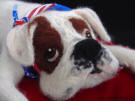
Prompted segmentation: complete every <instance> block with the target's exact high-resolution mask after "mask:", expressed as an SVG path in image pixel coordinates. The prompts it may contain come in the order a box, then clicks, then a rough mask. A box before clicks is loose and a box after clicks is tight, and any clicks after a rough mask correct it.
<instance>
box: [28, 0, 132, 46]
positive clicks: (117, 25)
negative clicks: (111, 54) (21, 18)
mask: <svg viewBox="0 0 135 101" xmlns="http://www.w3.org/2000/svg"><path fill="white" fill-rule="evenodd" d="M26 1H30V2H31V1H32V2H39V3H59V4H63V5H66V6H68V7H70V8H77V7H90V8H92V9H94V10H95V11H96V12H97V14H98V15H99V17H100V18H101V20H102V22H103V24H104V26H105V28H106V29H107V31H108V32H109V34H110V35H111V36H112V38H113V42H115V43H117V44H122V45H125V46H127V45H128V46H130V47H132V48H135V25H134V22H135V11H134V10H135V3H134V2H133V1H131V0H125V1H124V0H26Z"/></svg>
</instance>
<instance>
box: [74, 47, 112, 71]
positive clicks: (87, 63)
mask: <svg viewBox="0 0 135 101" xmlns="http://www.w3.org/2000/svg"><path fill="white" fill-rule="evenodd" d="M105 62H106V63H105ZM111 62H112V58H111V57H110V55H109V53H108V52H107V51H106V50H105V49H104V48H103V49H102V50H101V51H100V52H99V54H98V55H97V56H96V57H94V58H93V59H92V60H88V59H84V58H81V59H77V60H75V61H74V65H75V68H76V69H77V70H79V71H80V70H83V69H88V68H92V69H91V71H90V73H89V74H99V73H102V72H104V70H103V67H104V66H106V65H107V64H108V66H109V64H110V63H111Z"/></svg>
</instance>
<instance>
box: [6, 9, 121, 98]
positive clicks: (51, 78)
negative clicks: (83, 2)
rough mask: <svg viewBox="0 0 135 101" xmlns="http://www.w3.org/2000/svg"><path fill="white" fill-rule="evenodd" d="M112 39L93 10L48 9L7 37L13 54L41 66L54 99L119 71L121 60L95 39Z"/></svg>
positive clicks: (46, 90) (43, 80)
mask: <svg viewBox="0 0 135 101" xmlns="http://www.w3.org/2000/svg"><path fill="white" fill-rule="evenodd" d="M97 36H99V37H100V38H101V39H102V40H104V41H110V37H109V36H108V34H107V32H106V31H105V29H104V27H103V25H102V23H101V22H100V20H99V18H98V16H97V15H96V13H95V12H94V11H92V10H91V9H88V8H80V9H74V10H72V11H68V12H65V11H61V12H60V11H47V12H45V13H41V14H39V15H37V16H35V17H34V18H33V19H31V21H30V22H29V23H26V24H24V25H22V26H17V27H15V28H13V29H12V30H11V31H10V32H9V34H8V37H7V47H8V50H9V53H10V55H11V56H12V57H13V58H14V59H15V60H16V61H18V62H19V63H20V64H23V65H26V66H28V65H32V64H33V63H34V61H35V62H36V64H37V66H38V67H39V68H40V70H41V73H40V88H41V90H42V92H43V93H44V94H45V95H46V96H48V97H51V98H53V99H55V100H66V99H68V98H70V97H72V96H73V95H74V94H75V93H76V92H77V91H78V90H79V89H81V88H88V87H93V86H96V85H98V84H100V83H101V82H103V81H105V80H108V79H110V78H112V77H113V76H114V74H116V71H117V68H118V65H119V64H118V61H117V59H116V58H115V56H114V55H113V54H112V53H111V52H110V50H109V49H107V48H105V46H104V45H103V44H102V43H100V42H98V41H97V40H96V37H97Z"/></svg>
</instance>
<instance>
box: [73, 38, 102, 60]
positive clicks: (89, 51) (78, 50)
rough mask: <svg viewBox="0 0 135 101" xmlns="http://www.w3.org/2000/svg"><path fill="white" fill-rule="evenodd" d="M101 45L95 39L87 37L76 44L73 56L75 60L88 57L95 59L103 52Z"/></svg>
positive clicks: (88, 58) (87, 58)
mask: <svg viewBox="0 0 135 101" xmlns="http://www.w3.org/2000/svg"><path fill="white" fill-rule="evenodd" d="M101 50H102V47H101V45H100V44H99V43H98V42H97V41H96V40H93V39H85V40H82V41H80V42H78V43H77V44H76V45H75V48H74V50H73V54H72V56H74V58H75V60H78V59H82V58H83V59H86V60H91V61H94V60H95V59H97V58H98V57H99V54H100V53H101Z"/></svg>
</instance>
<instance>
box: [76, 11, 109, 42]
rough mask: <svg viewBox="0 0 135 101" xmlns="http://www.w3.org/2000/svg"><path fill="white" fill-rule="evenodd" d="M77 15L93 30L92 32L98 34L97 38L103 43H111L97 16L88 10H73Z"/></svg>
mask: <svg viewBox="0 0 135 101" xmlns="http://www.w3.org/2000/svg"><path fill="white" fill-rule="evenodd" d="M73 11H74V12H75V13H77V14H78V15H80V16H82V17H83V18H84V19H85V20H86V21H87V22H88V23H89V24H90V25H91V26H92V28H93V29H94V31H95V32H96V33H97V34H98V36H99V37H100V38H101V39H102V40H104V41H108V42H110V41H111V38H110V36H109V35H108V33H107V31H106V30H105V28H104V26H103V24H102V23H101V21H100V19H99V17H98V16H97V14H96V13H95V12H94V11H93V10H92V9H89V8H79V9H75V10H73Z"/></svg>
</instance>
